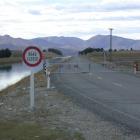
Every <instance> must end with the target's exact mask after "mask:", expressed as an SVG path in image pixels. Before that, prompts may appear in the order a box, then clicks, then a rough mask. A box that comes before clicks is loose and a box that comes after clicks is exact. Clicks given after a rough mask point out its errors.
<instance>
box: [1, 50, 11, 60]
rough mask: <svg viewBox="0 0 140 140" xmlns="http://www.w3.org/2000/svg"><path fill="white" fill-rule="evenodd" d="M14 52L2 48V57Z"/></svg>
mask: <svg viewBox="0 0 140 140" xmlns="http://www.w3.org/2000/svg"><path fill="white" fill-rule="evenodd" d="M11 55H12V52H11V51H10V50H9V49H2V50H0V58H5V57H10V56H11Z"/></svg>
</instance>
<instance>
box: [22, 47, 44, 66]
mask: <svg viewBox="0 0 140 140" xmlns="http://www.w3.org/2000/svg"><path fill="white" fill-rule="evenodd" d="M22 57H23V61H24V63H25V64H26V65H28V66H30V67H35V66H37V65H39V64H40V63H41V61H42V52H41V50H40V49H39V48H37V47H35V46H29V47H27V48H26V49H25V50H24V52H23V56H22Z"/></svg>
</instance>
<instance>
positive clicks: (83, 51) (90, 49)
mask: <svg viewBox="0 0 140 140" xmlns="http://www.w3.org/2000/svg"><path fill="white" fill-rule="evenodd" d="M103 51H104V49H103V48H86V49H84V50H82V51H80V52H79V54H80V55H85V54H88V53H92V52H103Z"/></svg>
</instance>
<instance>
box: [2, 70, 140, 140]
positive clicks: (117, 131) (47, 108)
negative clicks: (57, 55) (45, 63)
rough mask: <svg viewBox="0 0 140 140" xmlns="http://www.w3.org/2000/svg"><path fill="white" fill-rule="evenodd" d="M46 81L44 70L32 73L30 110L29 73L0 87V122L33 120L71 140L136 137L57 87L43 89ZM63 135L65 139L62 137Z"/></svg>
mask: <svg viewBox="0 0 140 140" xmlns="http://www.w3.org/2000/svg"><path fill="white" fill-rule="evenodd" d="M46 85H47V83H46V78H45V75H44V73H43V72H40V73H38V74H36V76H35V105H36V107H35V110H34V111H30V109H29V77H27V78H24V79H23V80H21V81H20V82H18V83H16V84H15V85H13V86H10V87H8V88H7V89H5V90H3V91H1V92H0V122H5V121H6V122H7V121H14V122H17V123H26V124H27V123H37V124H39V125H40V126H41V127H42V128H43V129H44V130H46V129H47V128H49V129H50V130H63V131H66V132H68V134H69V135H71V136H73V137H71V139H73V140H84V139H85V140H93V139H94V140H124V139H126V140H135V139H137V140H138V139H140V138H139V137H138V136H135V135H132V134H131V133H130V132H129V131H128V132H126V131H125V128H120V127H119V126H116V125H115V124H112V123H111V122H109V121H105V120H103V119H101V118H100V117H99V116H97V115H96V114H93V113H92V112H90V111H88V110H86V109H83V108H82V107H80V106H78V105H77V104H75V103H74V102H73V100H72V99H71V98H70V97H67V96H66V95H64V94H63V93H60V92H58V91H57V89H51V90H47V89H46ZM0 133H1V132H0ZM61 136H62V135H61ZM0 137H1V134H0ZM55 139H57V138H54V140H55ZM64 139H65V140H68V138H66V137H65V138H64ZM62 140H63V138H62Z"/></svg>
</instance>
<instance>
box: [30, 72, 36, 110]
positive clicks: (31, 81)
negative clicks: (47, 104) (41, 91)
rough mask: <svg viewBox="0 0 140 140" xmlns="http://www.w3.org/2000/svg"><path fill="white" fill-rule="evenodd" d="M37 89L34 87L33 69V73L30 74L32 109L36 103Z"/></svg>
mask: <svg viewBox="0 0 140 140" xmlns="http://www.w3.org/2000/svg"><path fill="white" fill-rule="evenodd" d="M34 92H35V89H34V73H33V71H31V75H30V108H31V110H33V109H34V104H35V97H34V94H35V93H34Z"/></svg>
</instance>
